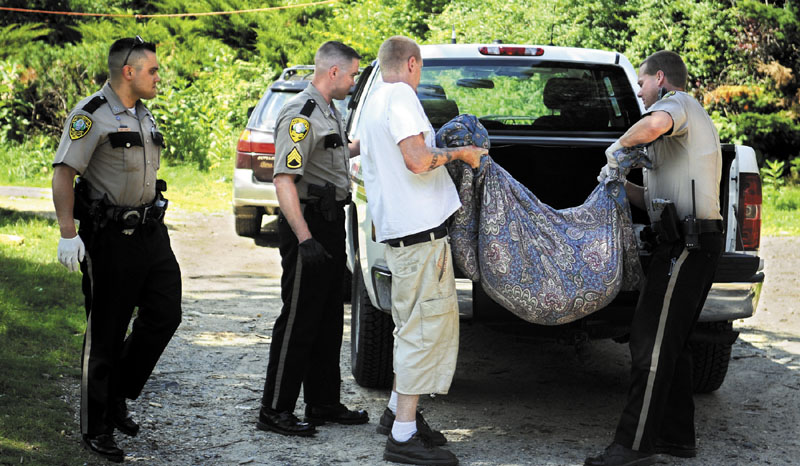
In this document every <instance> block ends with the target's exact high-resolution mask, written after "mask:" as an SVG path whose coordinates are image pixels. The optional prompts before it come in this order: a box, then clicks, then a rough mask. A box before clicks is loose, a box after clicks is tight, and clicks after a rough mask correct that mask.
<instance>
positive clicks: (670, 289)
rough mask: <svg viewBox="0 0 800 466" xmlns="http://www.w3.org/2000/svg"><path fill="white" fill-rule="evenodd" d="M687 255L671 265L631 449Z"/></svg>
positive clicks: (639, 434) (645, 410) (636, 443)
mask: <svg viewBox="0 0 800 466" xmlns="http://www.w3.org/2000/svg"><path fill="white" fill-rule="evenodd" d="M687 257H689V251H688V250H686V249H684V250H683V252H682V253H681V255H680V257H678V260H677V261H675V262H674V265H673V267H672V274H671V275H670V277H669V281H668V282H667V293H666V295H665V296H664V304H663V305H662V306H661V312H660V313H659V319H658V330H657V331H656V339H655V342H653V355H652V356H651V358H650V375H648V377H647V386H646V388H645V392H644V400H643V402H642V412H641V413H640V414H639V425H638V426H637V428H636V436H635V437H634V438H633V447H632V448H633V449H634V450H638V449H639V447H640V446H641V444H642V435H643V434H644V426H645V425H646V424H647V414H648V412H649V411H650V401H651V400H652V398H653V385H654V383H655V379H656V373H658V358H659V356H661V344H662V343H663V341H664V327H665V326H666V324H667V316H668V315H669V306H670V304H671V303H672V295H673V293H674V292H675V282H677V281H678V276H679V275H680V273H681V268H682V267H683V264H684V262H686V258H687Z"/></svg>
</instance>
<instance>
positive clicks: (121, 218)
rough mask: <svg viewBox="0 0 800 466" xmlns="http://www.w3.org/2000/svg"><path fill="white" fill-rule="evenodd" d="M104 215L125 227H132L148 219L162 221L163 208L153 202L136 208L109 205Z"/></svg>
mask: <svg viewBox="0 0 800 466" xmlns="http://www.w3.org/2000/svg"><path fill="white" fill-rule="evenodd" d="M106 217H107V218H108V219H109V220H111V221H113V222H116V223H118V224H119V225H120V226H122V227H123V228H125V229H133V228H136V227H137V226H139V225H143V224H145V223H147V222H148V221H150V220H155V221H158V222H160V221H162V220H163V219H164V209H163V208H157V207H156V206H155V205H154V204H149V205H144V206H141V207H136V208H134V207H119V206H110V207H108V208H107V209H106Z"/></svg>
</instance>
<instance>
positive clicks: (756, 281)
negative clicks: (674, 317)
mask: <svg viewBox="0 0 800 466" xmlns="http://www.w3.org/2000/svg"><path fill="white" fill-rule="evenodd" d="M763 267H764V264H763V262H762V261H761V259H760V258H759V257H758V256H757V255H755V254H746V253H736V252H726V253H723V254H722V257H721V258H720V261H719V265H718V266H717V273H716V275H714V285H713V286H712V287H711V290H709V292H708V298H706V303H705V306H703V311H702V312H701V313H700V317H699V318H698V322H722V321H733V320H737V319H746V318H748V317H751V316H752V315H753V314H755V312H756V308H757V307H758V298H759V297H760V295H761V284H762V283H763V282H764V272H762V271H761V269H763Z"/></svg>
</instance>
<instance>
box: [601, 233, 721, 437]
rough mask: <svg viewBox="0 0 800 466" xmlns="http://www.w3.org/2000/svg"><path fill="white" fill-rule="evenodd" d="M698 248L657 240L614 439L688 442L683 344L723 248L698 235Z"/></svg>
mask: <svg viewBox="0 0 800 466" xmlns="http://www.w3.org/2000/svg"><path fill="white" fill-rule="evenodd" d="M701 244H702V245H703V247H702V249H700V250H697V251H686V250H685V248H684V246H683V244H682V243H673V244H663V245H660V246H659V247H658V248H657V249H656V250H655V251H654V252H653V255H652V260H651V263H650V266H649V268H648V271H647V281H646V283H645V288H644V290H643V291H642V293H641V295H640V297H639V302H638V304H637V306H636V311H635V315H634V318H633V321H632V323H631V341H630V352H631V385H630V390H629V392H628V399H627V403H626V406H625V409H624V410H623V413H622V416H621V418H620V421H619V425H618V426H617V431H616V435H615V438H614V441H615V442H616V443H619V444H621V445H623V446H626V447H628V448H632V449H634V450H639V451H645V452H650V451H653V449H654V448H655V442H656V440H657V439H659V438H662V439H664V440H668V441H670V442H673V443H679V444H687V445H689V444H694V442H695V432H694V402H693V399H692V358H691V347H690V346H689V344H688V339H689V335H690V334H691V332H692V329H693V327H694V324H695V322H696V321H697V318H698V316H699V315H700V311H701V310H702V307H703V303H704V302H705V298H706V296H707V295H708V291H709V289H710V288H711V284H712V282H713V276H714V272H715V270H716V266H717V263H718V260H719V256H720V253H721V251H722V247H723V241H722V235H721V234H719V233H708V234H702V235H701Z"/></svg>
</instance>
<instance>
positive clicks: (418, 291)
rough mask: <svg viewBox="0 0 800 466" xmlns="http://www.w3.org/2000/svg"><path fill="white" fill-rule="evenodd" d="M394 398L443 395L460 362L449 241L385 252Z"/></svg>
mask: <svg viewBox="0 0 800 466" xmlns="http://www.w3.org/2000/svg"><path fill="white" fill-rule="evenodd" d="M385 257H386V262H387V264H388V266H389V270H390V271H391V272H392V319H393V320H394V325H395V330H394V373H395V375H396V380H397V393H400V394H403V395H424V394H428V393H441V394H445V393H447V391H448V390H449V389H450V382H452V380H453V373H454V372H455V368H456V359H457V358H458V297H457V295H456V282H455V276H454V274H453V260H452V255H451V252H450V241H449V237H447V236H445V237H444V238H441V239H437V240H435V241H426V242H424V243H418V244H414V245H411V246H406V247H397V248H394V247H387V248H386V253H385Z"/></svg>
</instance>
